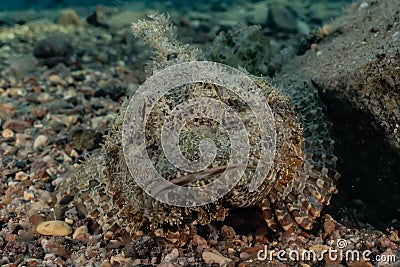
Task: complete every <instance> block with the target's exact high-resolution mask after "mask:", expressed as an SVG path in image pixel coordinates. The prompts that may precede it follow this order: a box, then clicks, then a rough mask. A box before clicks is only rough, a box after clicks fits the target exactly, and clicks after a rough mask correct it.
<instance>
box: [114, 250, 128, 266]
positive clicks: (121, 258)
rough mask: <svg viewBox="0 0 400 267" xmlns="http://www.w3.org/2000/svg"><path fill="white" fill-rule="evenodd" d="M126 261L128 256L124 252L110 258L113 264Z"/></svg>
mask: <svg viewBox="0 0 400 267" xmlns="http://www.w3.org/2000/svg"><path fill="white" fill-rule="evenodd" d="M125 262H126V258H125V255H124V254H123V253H121V254H118V255H115V256H111V258H110V263H111V264H113V265H114V264H117V263H125Z"/></svg>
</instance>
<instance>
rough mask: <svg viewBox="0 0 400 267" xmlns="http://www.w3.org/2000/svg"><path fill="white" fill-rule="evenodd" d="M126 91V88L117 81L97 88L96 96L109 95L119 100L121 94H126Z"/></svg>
mask: <svg viewBox="0 0 400 267" xmlns="http://www.w3.org/2000/svg"><path fill="white" fill-rule="evenodd" d="M125 92H126V88H124V87H122V86H120V85H118V84H116V83H109V84H106V85H105V86H103V87H102V88H100V89H98V90H96V92H95V93H94V96H95V97H101V96H103V97H105V96H109V97H110V98H111V99H112V100H114V101H118V100H119V98H120V97H121V96H123V95H125Z"/></svg>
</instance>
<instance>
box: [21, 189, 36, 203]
mask: <svg viewBox="0 0 400 267" xmlns="http://www.w3.org/2000/svg"><path fill="white" fill-rule="evenodd" d="M34 197H35V195H34V194H32V193H30V192H28V191H24V200H27V201H28V200H32V199H33V198H34Z"/></svg>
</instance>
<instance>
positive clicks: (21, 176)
mask: <svg viewBox="0 0 400 267" xmlns="http://www.w3.org/2000/svg"><path fill="white" fill-rule="evenodd" d="M28 179H29V175H28V174H27V173H26V172H23V171H19V172H17V173H16V174H15V180H17V181H25V180H28Z"/></svg>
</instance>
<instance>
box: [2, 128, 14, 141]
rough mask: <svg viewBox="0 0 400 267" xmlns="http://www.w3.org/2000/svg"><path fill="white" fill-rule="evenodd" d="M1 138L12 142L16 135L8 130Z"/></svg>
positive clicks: (5, 130) (3, 132)
mask: <svg viewBox="0 0 400 267" xmlns="http://www.w3.org/2000/svg"><path fill="white" fill-rule="evenodd" d="M1 136H2V137H3V138H4V139H6V140H10V139H13V138H14V136H15V133H14V132H13V130H11V129H8V128H6V129H4V130H3V131H2V133H1Z"/></svg>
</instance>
